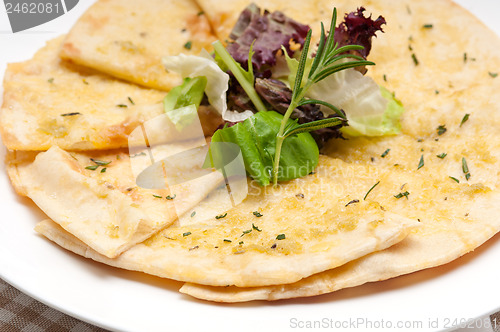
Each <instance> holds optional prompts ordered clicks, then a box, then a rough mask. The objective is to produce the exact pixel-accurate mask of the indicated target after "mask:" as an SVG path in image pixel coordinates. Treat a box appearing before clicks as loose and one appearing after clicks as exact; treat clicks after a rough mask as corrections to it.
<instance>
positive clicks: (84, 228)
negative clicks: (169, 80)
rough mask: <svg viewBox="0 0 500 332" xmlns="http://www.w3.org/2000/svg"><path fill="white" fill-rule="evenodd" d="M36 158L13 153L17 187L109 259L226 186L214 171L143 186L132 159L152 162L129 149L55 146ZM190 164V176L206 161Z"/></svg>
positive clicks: (11, 171) (10, 161)
mask: <svg viewBox="0 0 500 332" xmlns="http://www.w3.org/2000/svg"><path fill="white" fill-rule="evenodd" d="M161 148H162V147H156V148H155V149H156V150H158V149H161ZM179 151H182V146H169V151H168V153H165V155H172V154H175V153H177V152H179ZM33 157H34V154H33V153H23V152H18V151H14V152H11V153H10V156H9V158H8V160H7V163H8V164H7V169H8V173H9V175H10V178H11V180H12V182H13V185H14V187H15V188H16V191H17V192H18V193H21V194H25V195H26V196H28V197H30V198H31V199H32V200H33V201H34V202H35V203H36V204H37V205H38V206H39V207H40V208H41V209H42V210H43V211H44V212H45V213H46V214H47V215H48V216H49V217H50V218H52V219H54V220H55V221H56V222H57V223H58V224H60V225H61V226H62V227H63V228H64V229H66V230H67V231H68V232H70V233H71V234H73V235H75V236H76V237H78V238H79V239H81V240H82V241H83V242H84V243H86V244H87V245H88V246H89V247H91V248H93V249H95V250H96V251H97V252H99V253H101V254H102V255H105V256H107V257H116V256H117V255H119V254H120V253H121V252H123V251H125V250H127V249H128V248H130V247H132V246H133V245H135V244H136V243H139V242H142V241H144V240H145V239H147V238H148V237H150V236H151V235H152V234H154V233H155V232H157V231H159V230H161V229H163V228H164V227H167V226H169V225H171V224H172V223H173V222H174V221H175V220H176V219H177V218H178V216H180V215H182V214H184V213H185V212H187V211H189V210H190V209H191V208H192V207H193V206H195V205H196V204H197V203H198V202H200V201H201V200H203V199H204V198H205V196H206V195H208V194H209V193H210V192H211V191H212V190H214V189H215V188H216V187H217V186H219V185H220V184H224V181H223V177H222V175H221V174H220V173H218V172H212V173H209V174H207V175H204V176H201V177H197V178H194V179H192V180H189V181H186V182H180V183H179V184H176V185H172V186H170V187H167V188H166V189H157V190H149V189H143V188H140V187H138V186H137V185H136V183H135V177H134V176H133V172H132V166H131V160H134V161H136V159H137V160H139V159H142V160H139V161H138V162H142V163H145V165H147V162H148V160H149V156H148V155H147V154H146V153H143V154H141V155H140V156H130V157H129V155H128V153H126V152H124V151H112V152H101V153H96V152H92V153H90V152H89V153H88V154H83V153H68V152H65V151H63V150H61V149H60V148H58V147H52V148H51V149H49V150H48V151H47V152H42V153H39V154H38V155H36V157H35V158H34V160H33V159H31V158H33ZM30 159H31V160H30ZM191 162H192V163H193V164H192V165H191V164H190V165H182V167H181V169H179V170H178V171H179V172H180V173H182V174H183V175H184V176H186V177H188V175H189V174H188V173H189V172H196V171H197V168H199V166H198V165H201V164H202V163H203V160H195V159H193V160H192V161H191ZM99 165H101V166H99ZM169 171H171V172H177V170H173V169H171V170H169Z"/></svg>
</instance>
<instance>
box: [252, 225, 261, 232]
mask: <svg viewBox="0 0 500 332" xmlns="http://www.w3.org/2000/svg"><path fill="white" fill-rule="evenodd" d="M252 229H255V230H256V231H257V232H262V229H259V226H255V225H254V224H253V223H252Z"/></svg>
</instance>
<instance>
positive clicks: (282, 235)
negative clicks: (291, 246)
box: [276, 234, 286, 240]
mask: <svg viewBox="0 0 500 332" xmlns="http://www.w3.org/2000/svg"><path fill="white" fill-rule="evenodd" d="M285 238H286V236H285V234H279V235H278V236H276V240H284V239H285Z"/></svg>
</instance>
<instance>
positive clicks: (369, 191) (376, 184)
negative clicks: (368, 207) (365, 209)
mask: <svg viewBox="0 0 500 332" xmlns="http://www.w3.org/2000/svg"><path fill="white" fill-rule="evenodd" d="M379 183H380V181H378V182H377V183H375V184H374V185H373V186H372V187H371V188H370V190H368V192H367V193H366V195H365V197H364V198H363V200H364V201H366V198H367V197H368V195H369V194H370V193H371V192H372V190H373V189H374V188H375V187H376V186H378V184H379Z"/></svg>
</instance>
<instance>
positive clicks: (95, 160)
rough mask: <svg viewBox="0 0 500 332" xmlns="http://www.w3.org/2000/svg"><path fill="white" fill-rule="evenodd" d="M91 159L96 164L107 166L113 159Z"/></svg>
mask: <svg viewBox="0 0 500 332" xmlns="http://www.w3.org/2000/svg"><path fill="white" fill-rule="evenodd" d="M90 160H92V161H93V162H94V164H96V165H99V166H106V165H109V164H110V163H111V161H103V160H99V159H94V158H90Z"/></svg>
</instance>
